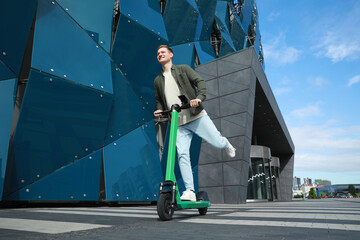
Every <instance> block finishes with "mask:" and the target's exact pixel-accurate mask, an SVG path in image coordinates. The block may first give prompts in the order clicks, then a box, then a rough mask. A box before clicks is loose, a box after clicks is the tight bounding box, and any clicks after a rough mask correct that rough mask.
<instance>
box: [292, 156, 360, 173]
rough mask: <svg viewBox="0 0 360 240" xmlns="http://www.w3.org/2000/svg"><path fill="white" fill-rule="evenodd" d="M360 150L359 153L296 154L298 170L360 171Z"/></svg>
mask: <svg viewBox="0 0 360 240" xmlns="http://www.w3.org/2000/svg"><path fill="white" fill-rule="evenodd" d="M359 162H360V152H357V154H354V153H348V154H326V153H323V154H311V153H310V154H296V155H295V168H296V171H317V172H342V173H343V174H344V175H346V173H345V172H354V171H356V172H360V164H359Z"/></svg>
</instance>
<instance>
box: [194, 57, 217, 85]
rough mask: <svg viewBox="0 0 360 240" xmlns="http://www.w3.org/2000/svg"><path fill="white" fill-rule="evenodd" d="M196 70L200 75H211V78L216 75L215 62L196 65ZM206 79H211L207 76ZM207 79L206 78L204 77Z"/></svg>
mask: <svg viewBox="0 0 360 240" xmlns="http://www.w3.org/2000/svg"><path fill="white" fill-rule="evenodd" d="M196 72H197V73H199V74H200V75H202V74H206V75H207V76H211V77H212V78H215V77H217V62H216V61H212V62H208V63H206V64H201V65H199V66H197V67H196ZM208 79H211V78H209V77H208ZM204 80H207V79H204Z"/></svg>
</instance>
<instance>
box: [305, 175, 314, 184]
mask: <svg viewBox="0 0 360 240" xmlns="http://www.w3.org/2000/svg"><path fill="white" fill-rule="evenodd" d="M304 184H305V185H312V184H313V182H312V179H311V178H309V177H307V178H304Z"/></svg>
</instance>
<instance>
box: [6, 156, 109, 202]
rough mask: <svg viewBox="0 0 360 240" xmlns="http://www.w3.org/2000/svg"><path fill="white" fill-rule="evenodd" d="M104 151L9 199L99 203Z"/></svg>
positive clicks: (36, 182) (41, 178)
mask: <svg viewBox="0 0 360 240" xmlns="http://www.w3.org/2000/svg"><path fill="white" fill-rule="evenodd" d="M101 157H102V150H99V151H96V152H94V153H92V154H90V155H88V156H86V157H84V158H82V159H80V160H78V161H76V162H74V163H72V164H69V165H67V166H65V167H64V168H61V169H59V170H57V171H55V172H53V173H51V174H49V175H48V176H44V177H42V176H40V178H39V179H37V181H35V182H33V183H31V184H30V185H27V186H25V187H24V188H22V189H20V190H19V191H17V192H15V193H12V194H11V195H9V196H7V197H6V198H5V200H7V201H10V200H17V201H19V200H20V201H98V200H99V184H100V168H101Z"/></svg>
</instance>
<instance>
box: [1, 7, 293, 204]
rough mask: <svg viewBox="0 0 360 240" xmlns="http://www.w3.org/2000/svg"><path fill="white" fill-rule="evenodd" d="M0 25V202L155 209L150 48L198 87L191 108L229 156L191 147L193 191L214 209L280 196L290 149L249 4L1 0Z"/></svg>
mask: <svg viewBox="0 0 360 240" xmlns="http://www.w3.org/2000/svg"><path fill="white" fill-rule="evenodd" d="M84 9H86V11H84ZM19 16H21V17H19ZM0 19H1V21H0V30H1V32H2V34H3V35H2V37H1V38H0V111H1V114H0V201H1V202H5V203H6V202H9V201H11V202H20V201H31V202H39V201H40V202H47V201H52V202H64V201H66V202H78V201H92V202H153V201H156V200H157V194H158V187H159V186H158V185H159V182H161V181H163V178H164V177H163V173H164V169H165V166H164V164H165V161H161V160H162V159H163V158H162V156H164V154H166V152H167V146H166V122H164V121H163V120H161V121H160V122H158V121H157V120H156V119H155V120H154V119H153V110H154V106H155V98H154V87H153V79H154V78H155V76H156V75H157V74H158V73H159V72H160V70H161V67H160V65H159V64H158V63H157V61H156V48H157V46H158V45H160V44H167V45H170V46H171V47H172V49H173V50H174V53H175V58H174V64H188V65H190V66H191V67H193V68H195V69H196V71H197V72H198V73H199V74H200V75H201V76H202V77H203V78H204V80H206V83H207V87H208V99H207V101H206V102H204V105H205V107H206V109H207V111H208V113H209V115H210V116H211V118H212V119H213V120H214V122H215V124H216V125H217V127H218V128H219V129H220V130H221V132H222V133H223V134H224V135H225V136H226V137H228V138H229V139H230V141H231V143H232V144H233V145H234V146H236V148H237V156H236V158H235V159H228V158H227V157H226V156H225V155H224V153H223V152H221V151H217V150H214V149H212V148H210V147H209V146H208V145H207V144H206V143H202V142H201V139H198V138H194V139H193V141H192V146H191V155H192V161H193V169H194V173H195V178H196V185H197V189H198V190H206V191H208V193H209V196H210V199H211V201H212V202H215V203H244V202H246V200H247V199H252V200H276V199H280V200H287V199H291V189H292V179H293V166H294V144H293V142H292V140H291V137H290V134H289V132H288V130H287V127H286V124H285V122H284V119H283V117H282V115H281V112H280V109H279V107H278V105H277V103H276V99H275V97H274V95H273V93H272V90H271V88H270V86H269V83H268V81H267V79H266V75H265V73H264V67H265V65H264V57H263V51H262V46H261V36H260V30H259V17H258V13H257V6H256V2H255V0H246V1H240V0H239V1H232V0H136V1H128V0H102V1H98V0H77V1H71V0H61V1H60V0H19V1H3V2H2V3H1V7H0ZM159 150H160V151H159ZM159 153H160V154H159ZM176 173H177V176H178V183H179V186H180V188H181V184H182V180H181V176H180V174H179V171H178V169H177V170H176Z"/></svg>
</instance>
